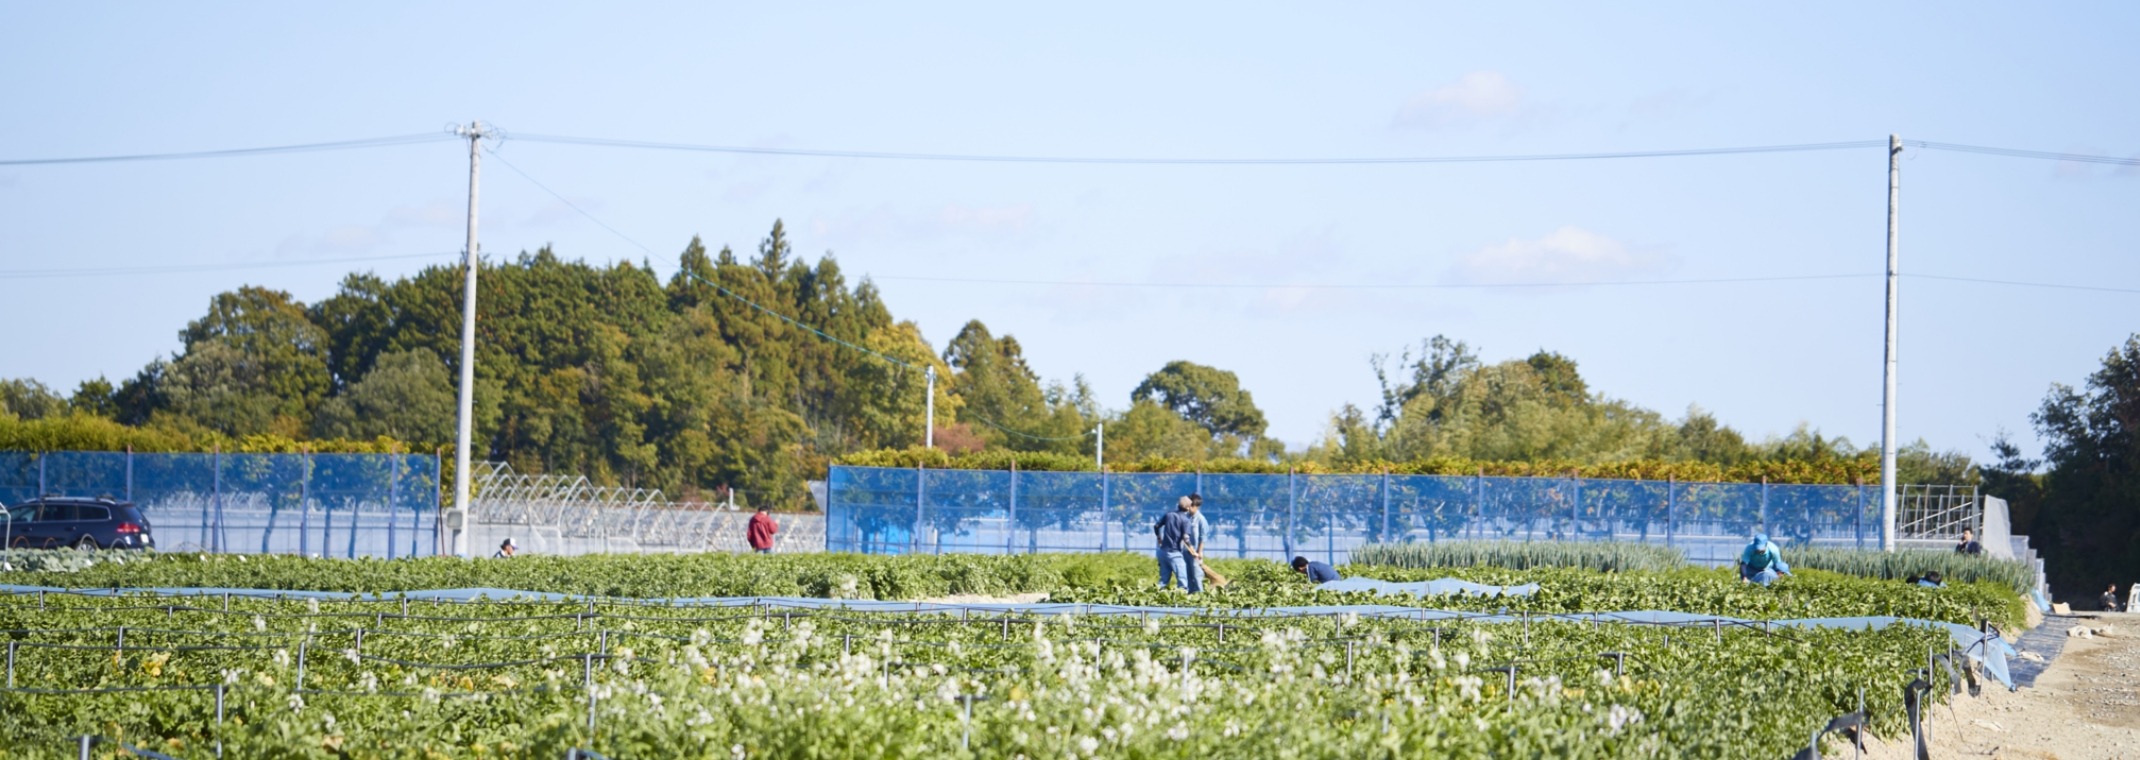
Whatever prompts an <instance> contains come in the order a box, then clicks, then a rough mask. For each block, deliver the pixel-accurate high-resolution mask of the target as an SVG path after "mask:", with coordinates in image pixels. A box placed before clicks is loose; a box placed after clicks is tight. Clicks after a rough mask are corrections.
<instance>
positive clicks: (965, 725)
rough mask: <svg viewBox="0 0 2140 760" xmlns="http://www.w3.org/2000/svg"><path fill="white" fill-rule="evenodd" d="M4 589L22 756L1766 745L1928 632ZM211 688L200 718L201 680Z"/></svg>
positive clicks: (1914, 649)
mask: <svg viewBox="0 0 2140 760" xmlns="http://www.w3.org/2000/svg"><path fill="white" fill-rule="evenodd" d="M228 605H229V606H228V608H227V609H226V608H225V607H224V602H223V600H221V599H215V600H201V599H194V600H190V601H189V600H173V599H165V598H143V597H129V598H82V597H70V596H62V595H48V596H47V597H45V598H43V599H41V600H40V599H38V598H36V597H34V596H14V597H4V598H0V631H4V632H5V635H6V637H7V641H8V642H10V646H9V654H10V667H9V673H10V677H11V678H12V679H13V681H12V683H11V684H10V685H9V687H8V689H7V690H6V691H4V692H0V744H4V745H6V746H5V748H6V749H7V750H8V752H7V754H8V755H9V756H26V757H38V756H55V757H57V756H61V755H62V754H64V753H66V752H68V751H70V747H71V744H69V742H68V741H67V737H69V736H73V735H79V734H97V735H102V736H106V737H111V738H115V739H120V740H124V741H127V742H131V743H133V744H136V745H139V746H143V747H145V748H149V749H155V750H158V751H162V752H168V753H170V754H173V755H175V756H180V757H204V756H207V755H209V754H210V753H212V750H213V747H215V746H216V745H217V744H218V743H220V744H221V746H222V747H223V749H224V752H225V753H226V754H227V755H231V756H239V757H318V756H330V755H339V756H350V757H430V756H442V755H443V756H489V755H508V756H556V755H558V754H562V753H563V751H564V749H565V748H567V747H572V746H579V747H590V748H594V749H596V750H598V751H601V752H603V753H604V754H607V755H609V756H612V757H619V758H627V757H645V756H657V755H659V756H671V755H693V756H712V755H720V756H738V755H740V756H760V755H766V756H791V755H793V756H818V757H854V756H870V757H880V756H891V757H936V756H954V757H956V756H968V755H971V756H1001V757H1015V756H1019V755H1025V756H1029V757H1040V756H1049V757H1058V756H1091V755H1109V756H1120V755H1132V756H1149V757H1186V756H1210V755H1213V754H1215V753H1216V754H1217V755H1219V756H1260V755H1269V754H1276V753H1283V754H1288V755H1297V756H1306V757H1371V756H1381V757H1400V756H1402V757H1411V756H1426V755H1431V756H1452V757H1495V756H1510V755H1531V756H1537V755H1550V756H1567V757H1632V756H1657V755H1661V754H1666V753H1672V754H1686V755H1693V756H1723V755H1751V756H1781V755H1787V754H1789V753H1790V752H1791V751H1792V750H1793V749H1795V747H1796V746H1797V745H1798V744H1800V743H1802V742H1803V741H1804V736H1805V734H1806V732H1807V731H1808V730H1809V729H1810V728H1811V727H1813V726H1815V725H1817V724H1819V723H1822V722H1825V720H1826V719H1827V718H1828V717H1831V716H1833V715H1836V714H1840V713H1844V712H1849V711H1850V710H1852V709H1855V708H1856V707H1857V699H1858V694H1859V693H1860V692H1861V691H1862V693H1863V698H1864V701H1865V706H1866V707H1867V708H1868V710H1869V711H1870V713H1871V714H1872V716H1873V718H1874V721H1875V726H1876V727H1877V728H1879V729H1880V730H1882V731H1883V732H1885V733H1888V734H1890V735H1892V734H1894V733H1896V732H1897V731H1898V730H1899V722H1898V716H1899V712H1900V707H1899V705H1900V694H1901V687H1902V685H1903V684H1904V683H1905V682H1907V681H1908V680H1909V678H1910V675H1909V672H1908V671H1910V670H1911V669H1912V668H1915V667H1920V666H1922V665H1923V664H1924V662H1925V656H1926V654H1927V652H1928V651H1931V650H1934V649H1940V650H1943V649H1944V648H1945V646H1946V643H1947V638H1946V634H1944V633H1943V632H1938V631H1932V630H1928V629H1920V628H1911V627H1895V628H1890V629H1887V630H1884V631H1880V632H1869V633H1868V632H1843V631H1790V632H1787V633H1786V632H1782V631H1764V630H1760V629H1758V628H1749V627H1740V628H1732V627H1717V628H1699V629H1688V628H1677V627H1649V626H1634V625H1622V624H1603V625H1584V624H1571V623H1557V622H1556V623H1545V622H1536V623H1500V624H1489V623H1477V622H1446V621H1444V622H1436V623H1422V622H1417V621H1409V620H1388V619H1373V618H1364V619H1363V618H1359V617H1356V616H1346V615H1332V616H1323V617H1290V618H1253V617H1229V616H1222V615H1206V616H1195V617H1180V618H1162V617H1149V618H1144V617H1112V616H1097V615H1086V616H1062V617H1047V618H1042V617H1032V616H1020V615H982V614H978V613H972V614H967V615H964V616H961V615H952V614H914V613H901V614H886V613H860V612H854V611H847V610H784V609H779V608H776V607H772V606H760V607H755V608H753V607H741V608H725V609H724V608H684V607H677V608H668V607H649V606H638V605H608V604H600V603H596V604H592V605H590V604H588V603H585V602H561V603H532V602H517V603H455V604H438V603H423V602H417V603H404V602H401V601H399V600H395V601H378V602H352V603H339V604H318V603H307V602H294V601H273V600H252V599H242V598H240V599H232V600H230V601H229V602H228ZM219 701H220V703H221V718H220V720H219V719H218V710H217V704H218V702H219Z"/></svg>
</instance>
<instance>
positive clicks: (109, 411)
mask: <svg viewBox="0 0 2140 760" xmlns="http://www.w3.org/2000/svg"><path fill="white" fill-rule="evenodd" d="M67 408H68V409H72V410H74V411H77V412H81V413H83V414H89V415H95V416H98V417H107V418H112V417H118V416H119V390H118V389H117V388H113V387H112V385H111V381H110V380H106V379H104V378H103V377H102V376H99V377H97V378H96V379H93V380H83V381H82V382H81V384H80V385H77V386H75V388H74V395H73V396H70V397H68V399H67Z"/></svg>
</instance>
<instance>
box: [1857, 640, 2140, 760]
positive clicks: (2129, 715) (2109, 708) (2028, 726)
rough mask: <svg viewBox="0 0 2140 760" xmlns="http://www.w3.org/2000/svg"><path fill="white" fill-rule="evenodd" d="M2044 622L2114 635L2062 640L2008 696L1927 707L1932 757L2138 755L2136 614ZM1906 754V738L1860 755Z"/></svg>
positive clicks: (1889, 757) (1994, 692) (2139, 643)
mask: <svg viewBox="0 0 2140 760" xmlns="http://www.w3.org/2000/svg"><path fill="white" fill-rule="evenodd" d="M2047 624H2048V625H2054V626H2061V627H2066V628H2070V627H2072V626H2074V625H2086V626H2089V627H2092V628H2100V627H2103V626H2110V627H2112V628H2113V629H2114V631H2115V632H2114V633H2113V634H2112V635H2110V636H2105V637H2097V638H2091V639H2079V638H2073V639H2067V640H2066V646H2065V651H2064V653H2062V654H2060V655H2059V656H2058V659H2056V660H2054V661H2052V663H2051V666H2050V668H2048V669H2046V670H2045V671H2044V672H2043V675H2042V676H2040V677H2038V678H2037V679H2036V685H2035V687H2033V688H2024V689H2022V690H2020V691H2017V692H2012V693H2009V692H2007V691H2006V689H2005V688H2004V687H2001V686H1998V685H1996V684H1993V685H1990V687H1989V688H1986V689H1985V690H1984V693H1983V695H1982V696H1979V697H1974V698H1972V697H1970V696H1969V695H1968V694H1966V693H1964V694H1962V695H1960V696H1957V697H1953V698H1952V700H1951V702H1950V703H1949V704H1947V705H1938V706H1935V707H1933V708H1932V710H1931V711H1930V713H1929V714H1928V715H1927V717H1926V724H1927V725H1929V726H1930V728H1931V734H1932V747H1931V749H1932V757H1935V758H1948V757H2002V758H2058V759H2059V760H2081V759H2082V758H2140V614H2110V615H2102V616H2100V617H2098V618H2097V619H2094V620H2088V619H2064V618H2060V619H2053V620H2052V621H2050V622H2049V623H2047ZM1910 750H1911V746H1910V741H1909V737H1906V736H1905V737H1901V738H1899V739H1898V740H1896V741H1890V742H1885V743H1882V744H1878V745H1875V746H1873V747H1872V748H1871V751H1870V752H1868V753H1867V754H1866V757H1868V758H1875V759H1878V760H1909V759H1910V758H1912V757H1913V755H1912V753H1911V751H1910ZM1846 751H1847V750H1846ZM1843 756H1844V757H1848V756H1849V755H1847V754H1845V755H1843Z"/></svg>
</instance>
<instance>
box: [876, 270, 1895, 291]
mask: <svg viewBox="0 0 2140 760" xmlns="http://www.w3.org/2000/svg"><path fill="white" fill-rule="evenodd" d="M1879 276H1880V275H1879V274H1878V273H1866V274H1808V275H1779V276H1774V277H1716V278H1703V279H1686V280H1609V281H1604V282H1488V283H1433V284H1406V283H1396V284H1385V283H1334V284H1333V283H1306V284H1295V283H1260V284H1259V283H1224V282H1120V281H1114V282H1109V281H1096V280H1015V279H994V278H976V277H918V276H906V275H876V274H872V275H869V277H870V279H874V280H904V281H914V282H949V283H962V284H975V285H1050V286H1053V285H1064V286H1088V287H1106V288H1209V289H1245V290H1267V289H1283V288H1297V289H1302V290H1466V289H1491V288H1580V287H1593V286H1617V285H1716V284H1725V283H1743V282H1792V281H1801V280H1845V279H1864V278H1868V277H1879Z"/></svg>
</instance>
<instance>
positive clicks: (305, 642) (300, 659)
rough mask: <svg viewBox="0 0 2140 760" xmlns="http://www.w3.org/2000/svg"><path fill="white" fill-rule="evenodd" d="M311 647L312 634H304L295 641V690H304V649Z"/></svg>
mask: <svg viewBox="0 0 2140 760" xmlns="http://www.w3.org/2000/svg"><path fill="white" fill-rule="evenodd" d="M311 648H312V634H309V633H308V634H305V637H304V638H303V639H300V640H299V641H298V642H297V690H298V691H300V692H302V691H304V690H305V650H308V649H311Z"/></svg>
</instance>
